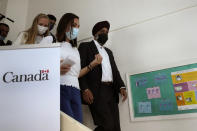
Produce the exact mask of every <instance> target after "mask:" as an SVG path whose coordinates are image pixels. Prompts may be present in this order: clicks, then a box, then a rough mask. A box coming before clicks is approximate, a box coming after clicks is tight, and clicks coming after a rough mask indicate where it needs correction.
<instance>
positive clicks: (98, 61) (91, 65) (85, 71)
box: [79, 54, 103, 78]
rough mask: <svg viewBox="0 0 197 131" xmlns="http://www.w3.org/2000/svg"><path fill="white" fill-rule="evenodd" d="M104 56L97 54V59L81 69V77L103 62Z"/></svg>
mask: <svg viewBox="0 0 197 131" xmlns="http://www.w3.org/2000/svg"><path fill="white" fill-rule="evenodd" d="M102 59H103V58H102V56H101V55H100V54H97V55H95V59H94V60H93V61H92V62H91V63H90V64H89V65H88V66H85V67H84V68H83V69H81V71H80V74H79V78H80V77H82V76H84V75H86V74H87V73H88V72H89V71H91V70H92V69H93V68H94V67H95V66H97V65H99V64H101V62H102Z"/></svg>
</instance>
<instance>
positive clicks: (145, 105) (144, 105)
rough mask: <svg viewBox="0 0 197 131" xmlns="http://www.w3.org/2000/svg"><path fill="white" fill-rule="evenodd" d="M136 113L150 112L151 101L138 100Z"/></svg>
mask: <svg viewBox="0 0 197 131" xmlns="http://www.w3.org/2000/svg"><path fill="white" fill-rule="evenodd" d="M138 113H152V109H151V102H139V103H138Z"/></svg>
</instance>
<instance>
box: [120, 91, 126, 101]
mask: <svg viewBox="0 0 197 131" xmlns="http://www.w3.org/2000/svg"><path fill="white" fill-rule="evenodd" d="M120 94H121V96H122V102H124V101H125V100H126V99H127V92H126V89H125V88H121V89H120Z"/></svg>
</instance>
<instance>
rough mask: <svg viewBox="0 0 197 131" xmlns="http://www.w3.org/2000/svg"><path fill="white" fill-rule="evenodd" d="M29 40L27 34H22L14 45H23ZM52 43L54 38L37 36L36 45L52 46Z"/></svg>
mask: <svg viewBox="0 0 197 131" xmlns="http://www.w3.org/2000/svg"><path fill="white" fill-rule="evenodd" d="M27 38H28V34H27V32H21V33H20V34H19V36H18V37H17V39H16V40H15V41H14V44H13V45H23V44H25V43H26V41H27ZM52 42H53V37H52V36H46V37H42V36H36V40H35V43H34V44H41V43H43V44H50V43H52Z"/></svg>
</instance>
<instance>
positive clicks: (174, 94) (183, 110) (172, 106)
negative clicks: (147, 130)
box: [127, 63, 197, 121]
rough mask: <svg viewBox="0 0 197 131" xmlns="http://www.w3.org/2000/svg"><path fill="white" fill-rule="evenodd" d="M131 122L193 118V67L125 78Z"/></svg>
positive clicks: (196, 99) (196, 68) (196, 88)
mask: <svg viewBox="0 0 197 131" xmlns="http://www.w3.org/2000/svg"><path fill="white" fill-rule="evenodd" d="M127 84H128V94H129V103H130V104H129V105H130V115H131V120H132V121H144V120H160V119H176V118H187V117H197V63H194V64H187V65H183V66H177V67H173V68H166V69H161V70H155V71H151V72H144V73H137V74H132V75H127Z"/></svg>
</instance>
